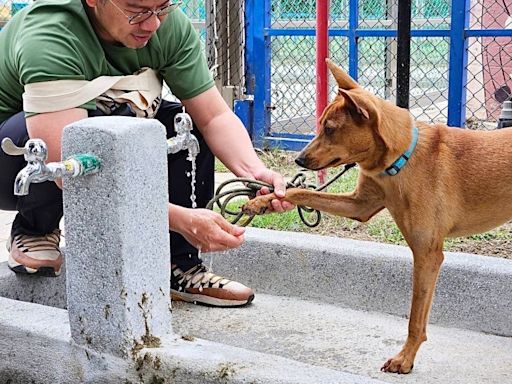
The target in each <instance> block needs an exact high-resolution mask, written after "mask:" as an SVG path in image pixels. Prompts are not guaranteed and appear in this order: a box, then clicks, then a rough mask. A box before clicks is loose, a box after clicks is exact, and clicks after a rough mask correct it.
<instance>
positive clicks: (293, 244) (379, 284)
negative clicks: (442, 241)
mask: <svg viewBox="0 0 512 384" xmlns="http://www.w3.org/2000/svg"><path fill="white" fill-rule="evenodd" d="M445 256H446V257H445V262H444V264H443V267H442V271H441V276H440V278H439V282H438V285H437V290H436V297H435V298H434V305H433V309H432V314H431V323H437V324H442V325H447V326H453V327H458V328H466V329H471V330H476V331H481V332H487V333H492V334H496V335H503V336H512V295H510V287H512V261H511V260H507V259H501V258H495V257H486V256H478V255H471V254H463V253H449V252H446V253H445ZM210 257H211V256H208V255H207V256H206V257H205V260H206V265H208V264H209V263H210V262H209V258H210ZM213 257H214V260H213V267H214V269H215V272H216V273H219V274H225V275H227V276H229V277H230V278H233V279H237V280H239V281H242V282H244V283H246V284H248V285H249V286H251V287H253V288H255V289H256V291H257V292H262V293H268V294H273V295H280V296H288V297H298V298H302V299H306V300H314V301H319V302H325V303H330V304H336V305H340V306H344V307H349V308H353V309H361V310H368V311H378V312H384V313H389V314H394V315H398V316H408V314H409V306H410V302H411V279H412V271H411V269H412V254H411V251H410V249H409V248H406V247H400V246H394V245H387V244H381V243H373V242H366V241H356V240H347V239H341V238H335V237H325V236H318V235H308V234H304V233H292V232H278V231H272V230H264V229H255V228H248V229H247V234H246V242H245V244H244V245H243V246H242V247H241V248H239V249H236V250H231V251H228V252H222V253H217V254H213Z"/></svg>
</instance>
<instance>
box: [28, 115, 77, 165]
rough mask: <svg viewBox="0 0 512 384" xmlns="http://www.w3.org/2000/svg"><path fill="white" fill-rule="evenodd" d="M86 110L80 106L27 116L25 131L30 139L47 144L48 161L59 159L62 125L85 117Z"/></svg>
mask: <svg viewBox="0 0 512 384" xmlns="http://www.w3.org/2000/svg"><path fill="white" fill-rule="evenodd" d="M86 117H87V111H86V110H85V109H82V108H73V109H67V110H65V111H59V112H48V113H41V114H38V115H34V116H31V117H27V131H28V136H29V137H30V138H31V139H35V138H37V139H42V140H43V141H44V142H45V143H46V145H47V146H48V162H52V161H61V148H62V132H63V131H64V127H65V126H66V125H68V124H71V123H73V122H75V121H78V120H82V119H85V118H86Z"/></svg>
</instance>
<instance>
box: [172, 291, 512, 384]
mask: <svg viewBox="0 0 512 384" xmlns="http://www.w3.org/2000/svg"><path fill="white" fill-rule="evenodd" d="M172 314H173V330H174V331H175V332H177V333H178V334H181V335H184V336H185V338H186V339H190V338H193V337H197V338H201V339H207V340H210V341H214V342H219V343H224V344H227V345H230V346H236V347H240V348H244V349H248V350H253V351H258V352H263V353H267V354H272V355H276V356H279V357H285V358H289V359H293V360H296V361H299V362H302V363H306V364H310V365H313V366H318V367H324V368H330V369H333V370H337V371H342V372H348V373H352V374H355V375H361V376H363V377H368V378H373V379H377V380H379V381H383V382H388V383H405V382H406V383H408V384H416V383H417V384H446V383H450V384H459V383H460V384H473V383H474V384H503V383H512V365H511V363H512V338H510V337H501V336H495V335H488V334H484V333H479V332H474V331H469V330H462V329H456V328H447V327H441V326H436V325H430V326H429V329H428V335H429V340H428V341H427V342H425V343H424V344H423V346H422V347H421V348H420V351H419V353H418V355H417V358H416V362H415V367H414V369H413V371H412V373H411V374H409V375H396V374H390V373H383V372H380V370H379V369H380V367H381V365H382V364H383V363H384V362H385V361H386V359H387V358H388V357H391V356H392V355H394V354H395V353H397V352H398V351H399V349H400V347H401V345H402V343H403V341H404V340H405V337H406V334H407V319H405V318H401V317H397V316H391V315H385V314H382V313H378V312H366V311H357V310H353V309H348V308H342V307H340V306H336V305H330V304H325V303H319V302H313V301H307V300H301V299H296V298H290V297H279V296H273V295H266V294H257V295H256V298H255V300H254V302H253V304H252V305H250V306H249V307H246V308H238V309H227V308H210V307H204V306H195V305H193V304H188V303H183V302H173V312H172ZM326 384H327V383H326Z"/></svg>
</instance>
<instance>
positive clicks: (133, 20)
mask: <svg viewBox="0 0 512 384" xmlns="http://www.w3.org/2000/svg"><path fill="white" fill-rule="evenodd" d="M109 1H110V2H111V3H112V5H113V6H114V7H116V8H117V9H118V10H119V11H120V12H121V13H122V14H123V15H125V16H126V18H127V19H128V24H131V25H133V24H140V23H143V22H145V21H146V20H147V19H149V18H150V17H151V16H153V15H156V16H157V17H161V16H166V15H168V14H169V13H171V12H172V11H174V10H175V9H176V8H178V7H179V6H180V5H181V1H176V2H174V3H170V4H168V5H166V6H165V7H162V8H159V9H155V10H152V9H148V10H147V11H143V12H139V13H136V14H135V15H132V16H128V15H127V14H126V13H124V11H123V9H122V8H121V7H119V6H118V5H117V4H116V3H114V1H113V0H109Z"/></svg>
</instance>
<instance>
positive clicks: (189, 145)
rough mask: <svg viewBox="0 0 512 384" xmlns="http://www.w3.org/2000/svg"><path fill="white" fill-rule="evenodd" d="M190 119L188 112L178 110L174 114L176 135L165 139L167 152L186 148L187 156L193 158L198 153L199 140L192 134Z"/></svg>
mask: <svg viewBox="0 0 512 384" xmlns="http://www.w3.org/2000/svg"><path fill="white" fill-rule="evenodd" d="M192 128H193V125H192V119H191V117H190V115H189V114H188V113H186V112H185V109H183V112H180V113H178V114H176V116H174V130H175V131H176V133H177V135H176V136H175V137H171V138H170V139H168V140H167V153H176V152H179V151H182V150H185V149H186V150H188V155H189V157H192V158H195V157H196V156H197V154H198V153H199V142H198V141H197V138H196V137H195V136H194V135H193V134H192Z"/></svg>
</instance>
